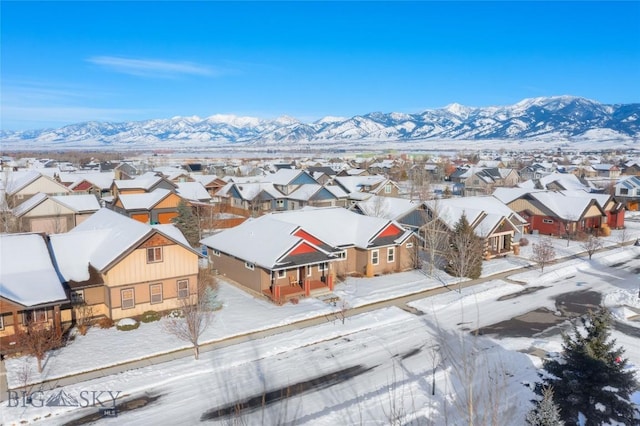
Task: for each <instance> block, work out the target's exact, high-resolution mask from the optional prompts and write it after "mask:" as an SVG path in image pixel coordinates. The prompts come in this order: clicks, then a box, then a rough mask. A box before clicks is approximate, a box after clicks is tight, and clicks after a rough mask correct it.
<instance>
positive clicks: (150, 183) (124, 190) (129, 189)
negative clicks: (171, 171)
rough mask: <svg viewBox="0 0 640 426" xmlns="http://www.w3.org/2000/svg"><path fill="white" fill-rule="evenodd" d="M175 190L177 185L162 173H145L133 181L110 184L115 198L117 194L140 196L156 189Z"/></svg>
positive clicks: (115, 181)
mask: <svg viewBox="0 0 640 426" xmlns="http://www.w3.org/2000/svg"><path fill="white" fill-rule="evenodd" d="M176 188H177V185H176V184H175V183H174V182H172V181H171V180H169V179H167V178H166V177H164V176H163V175H162V173H155V172H147V173H145V174H143V175H140V176H138V177H136V178H135V179H127V180H114V181H113V183H112V184H111V194H112V196H113V197H117V196H118V195H119V194H141V193H145V192H151V191H154V190H156V189H166V190H169V191H175V190H176Z"/></svg>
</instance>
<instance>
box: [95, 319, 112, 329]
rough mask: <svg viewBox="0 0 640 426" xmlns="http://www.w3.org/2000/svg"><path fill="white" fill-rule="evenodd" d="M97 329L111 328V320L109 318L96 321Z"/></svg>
mask: <svg viewBox="0 0 640 426" xmlns="http://www.w3.org/2000/svg"><path fill="white" fill-rule="evenodd" d="M98 327H100V328H111V327H113V320H112V319H111V318H109V317H102V318H100V319H99V320H98Z"/></svg>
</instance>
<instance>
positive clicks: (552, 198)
mask: <svg viewBox="0 0 640 426" xmlns="http://www.w3.org/2000/svg"><path fill="white" fill-rule="evenodd" d="M530 197H531V198H533V199H535V200H537V201H538V202H539V203H541V204H542V205H544V206H545V207H546V208H548V209H549V210H551V211H552V212H553V213H554V214H555V215H556V216H557V217H559V218H560V219H563V220H569V221H576V220H578V219H579V218H580V217H581V216H582V214H583V213H584V211H585V209H586V208H587V207H588V206H589V204H590V203H591V201H593V198H592V197H567V196H565V195H563V194H561V193H559V192H555V191H544V192H542V191H540V192H532V193H531V194H530Z"/></svg>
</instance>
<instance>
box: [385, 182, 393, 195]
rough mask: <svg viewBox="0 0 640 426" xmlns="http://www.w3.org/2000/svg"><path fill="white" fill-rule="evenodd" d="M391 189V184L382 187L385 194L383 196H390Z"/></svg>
mask: <svg viewBox="0 0 640 426" xmlns="http://www.w3.org/2000/svg"><path fill="white" fill-rule="evenodd" d="M391 188H392V186H391V184H390V183H388V184H386V185H385V186H384V193H385V194H391Z"/></svg>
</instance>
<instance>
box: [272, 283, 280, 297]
mask: <svg viewBox="0 0 640 426" xmlns="http://www.w3.org/2000/svg"><path fill="white" fill-rule="evenodd" d="M273 300H276V301H279V300H280V286H279V285H275V286H274V287H273Z"/></svg>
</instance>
